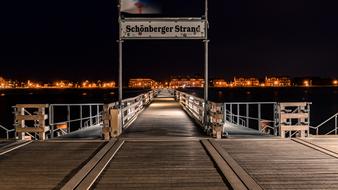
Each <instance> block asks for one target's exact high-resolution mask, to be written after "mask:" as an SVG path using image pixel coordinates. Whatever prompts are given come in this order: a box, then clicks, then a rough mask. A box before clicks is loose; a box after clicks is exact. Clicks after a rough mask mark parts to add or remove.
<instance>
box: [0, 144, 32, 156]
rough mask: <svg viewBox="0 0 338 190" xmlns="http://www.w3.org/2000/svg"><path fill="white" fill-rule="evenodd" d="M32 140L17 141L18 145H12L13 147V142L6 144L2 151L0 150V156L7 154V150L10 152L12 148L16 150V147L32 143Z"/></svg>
mask: <svg viewBox="0 0 338 190" xmlns="http://www.w3.org/2000/svg"><path fill="white" fill-rule="evenodd" d="M32 142H33V141H26V142H23V143H19V144H18V145H14V147H12V146H11V145H13V144H15V143H16V142H15V143H12V144H9V145H7V146H6V147H7V148H6V147H5V148H4V150H3V151H2V152H0V156H2V155H4V154H7V153H9V152H12V151H13V150H16V149H19V148H21V147H24V146H26V145H28V144H30V143H32Z"/></svg>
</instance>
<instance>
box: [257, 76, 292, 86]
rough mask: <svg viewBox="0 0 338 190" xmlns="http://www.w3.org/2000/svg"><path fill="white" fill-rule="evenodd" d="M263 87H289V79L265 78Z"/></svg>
mask: <svg viewBox="0 0 338 190" xmlns="http://www.w3.org/2000/svg"><path fill="white" fill-rule="evenodd" d="M264 85H265V86H267V87H283V86H291V79H290V78H288V77H265V83H264Z"/></svg>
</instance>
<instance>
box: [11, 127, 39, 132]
mask: <svg viewBox="0 0 338 190" xmlns="http://www.w3.org/2000/svg"><path fill="white" fill-rule="evenodd" d="M15 131H16V132H17V133H42V132H45V128H44V127H25V128H21V127H16V128H15Z"/></svg>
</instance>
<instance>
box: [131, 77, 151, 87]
mask: <svg viewBox="0 0 338 190" xmlns="http://www.w3.org/2000/svg"><path fill="white" fill-rule="evenodd" d="M128 86H129V88H155V87H156V86H157V82H156V81H154V80H152V79H142V78H138V79H130V80H129V85H128Z"/></svg>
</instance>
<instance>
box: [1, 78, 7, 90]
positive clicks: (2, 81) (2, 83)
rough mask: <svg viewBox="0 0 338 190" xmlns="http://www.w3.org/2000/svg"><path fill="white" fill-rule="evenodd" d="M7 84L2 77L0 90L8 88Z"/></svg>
mask: <svg viewBox="0 0 338 190" xmlns="http://www.w3.org/2000/svg"><path fill="white" fill-rule="evenodd" d="M6 87H7V82H6V80H5V79H4V78H2V77H0V88H6Z"/></svg>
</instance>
